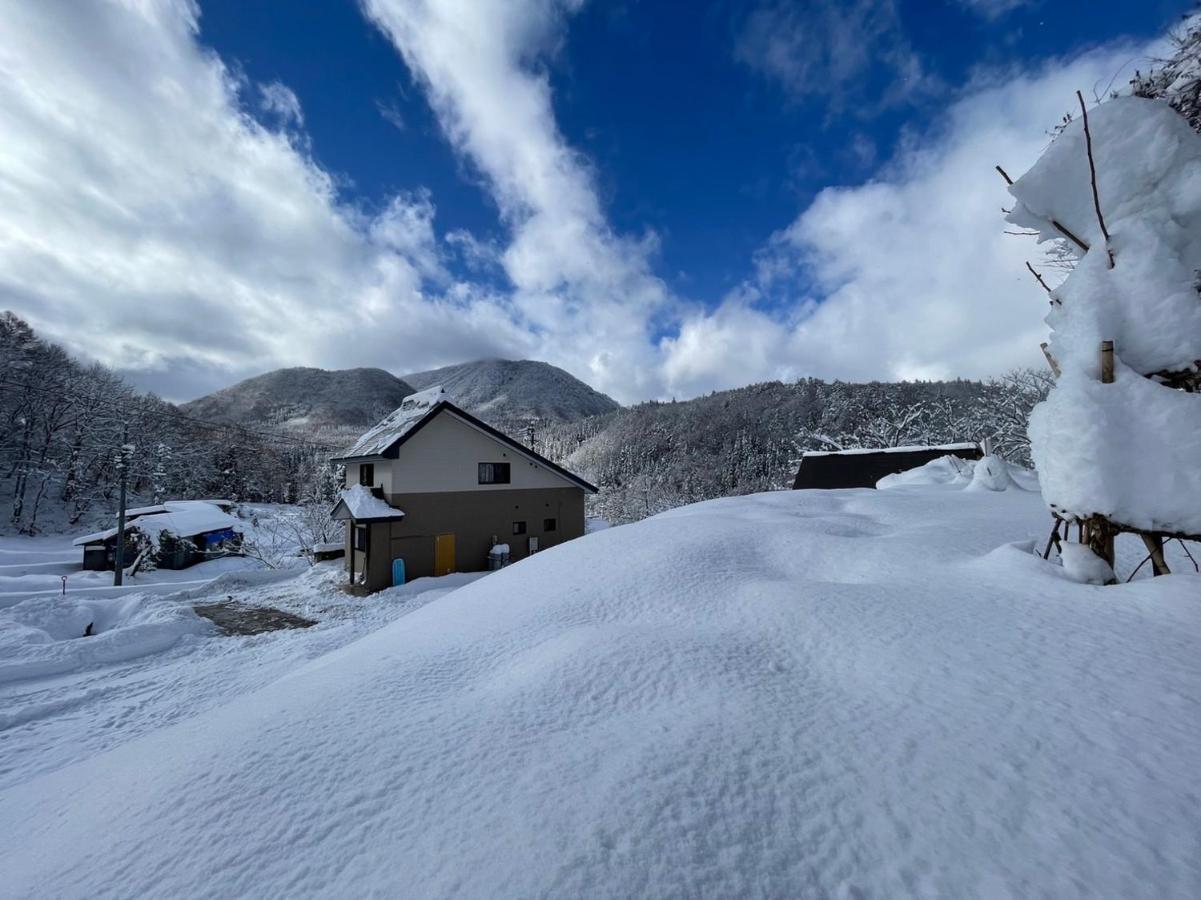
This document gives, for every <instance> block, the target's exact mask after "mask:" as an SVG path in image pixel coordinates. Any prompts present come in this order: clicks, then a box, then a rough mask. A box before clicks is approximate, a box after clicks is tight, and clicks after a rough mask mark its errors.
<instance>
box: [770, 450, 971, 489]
mask: <svg viewBox="0 0 1201 900" xmlns="http://www.w3.org/2000/svg"><path fill="white" fill-rule="evenodd" d="M943 456H957V457H959V458H960V459H980V457H981V456H983V453H982V452H981V450H980V445H979V444H974V443H961V444H940V445H938V446H932V447H881V448H868V449H864V448H855V449H853V450H810V451H807V452H805V453H803V454H802V455H801V464H800V465H799V466H798V467H797V473H796V478H795V479H794V480H793V482H792V489H793V490H794V491H799V490H803V489H810V488H859V487H865V488H874V487H875V486H876V482H877V481H879V480H880V479H881V478H883V477H885V476H886V475H895V474H896V473H898V472H904V471H906V470H908V469H916V468H917V467H918V466H924V465H925V464H926V463H928V462H932V461H934V460H936V459H938V458H940V457H943Z"/></svg>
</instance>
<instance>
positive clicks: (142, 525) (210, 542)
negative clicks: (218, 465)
mask: <svg viewBox="0 0 1201 900" xmlns="http://www.w3.org/2000/svg"><path fill="white" fill-rule="evenodd" d="M233 506H234V504H233V502H232V501H230V500H168V501H166V502H165V503H160V504H155V505H154V506H138V507H133V508H132V509H127V510H126V511H125V564H126V565H129V564H130V563H132V562H133V561H134V559H135V558H136V557H137V554H138V553H139V552H141V550H142V549H143V548H145V547H147V546H149V547H151V548H152V550H153V551H154V552H155V564H156V565H157V566H158V567H159V568H161V569H186V568H187V567H188V566H192V565H195V564H196V563H198V562H203V561H204V560H206V559H215V558H217V557H220V556H226V555H228V554H229V553H230V552H232V551H235V550H237V549H239V548H240V547H241V544H242V523H241V522H240V521H239V520H238V519H236V518H235V517H234V516H231V515H230V514H229V510H231V509H232V508H233ZM72 543H74V545H75V546H76V547H83V567H84V568H85V569H96V570H103V569H112V568H114V567H115V566H116V556H117V529H116V528H115V527H114V528H108V529H106V530H104V531H98V532H96V533H95V534H85V535H84V536H83V537H80V538H76V539H75V540H74V541H73V542H72Z"/></svg>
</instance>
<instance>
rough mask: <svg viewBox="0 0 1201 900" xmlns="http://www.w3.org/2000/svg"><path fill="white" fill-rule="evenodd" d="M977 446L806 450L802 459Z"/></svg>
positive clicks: (938, 445) (965, 443)
mask: <svg viewBox="0 0 1201 900" xmlns="http://www.w3.org/2000/svg"><path fill="white" fill-rule="evenodd" d="M977 447H979V444H976V443H973V442H972V441H962V442H960V443H958V444H928V445H916V444H914V445H911V446H908V447H854V448H852V449H850V450H806V451H805V452H804V453H802V454H801V456H802V457H809V456H853V455H855V454H857V453H921V452H922V451H925V450H975V449H976V448H977Z"/></svg>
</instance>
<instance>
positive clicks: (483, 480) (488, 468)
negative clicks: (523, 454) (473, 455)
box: [476, 462, 513, 484]
mask: <svg viewBox="0 0 1201 900" xmlns="http://www.w3.org/2000/svg"><path fill="white" fill-rule="evenodd" d="M485 474H487V476H488V477H485ZM476 475H477V478H478V483H479V484H512V483H513V468H512V464H511V463H507V462H482V463H477V464H476ZM502 475H503V477H502Z"/></svg>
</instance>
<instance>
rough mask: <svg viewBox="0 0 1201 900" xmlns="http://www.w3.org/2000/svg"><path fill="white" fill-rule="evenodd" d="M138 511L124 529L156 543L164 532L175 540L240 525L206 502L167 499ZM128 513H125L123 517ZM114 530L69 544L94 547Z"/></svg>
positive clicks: (240, 524)
mask: <svg viewBox="0 0 1201 900" xmlns="http://www.w3.org/2000/svg"><path fill="white" fill-rule="evenodd" d="M135 509H140V510H141V512H140V514H138V515H137V516H136V518H133V519H127V520H126V522H125V530H126V531H130V530H137V531H140V532H142V533H143V534H144V535H146V536H147V537H149V538H150V539H151V540H155V541H157V540H158V539H159V535H160V534H162V532H164V531H166V532H169V533H171V534H174V535H176V536H178V537H195V536H196V535H198V534H207V533H209V532H210V531H225V530H226V529H233V530H235V531H240V530H241V528H242V523H241V521H240V520H239V519H236V518H234V517H233V516H231V515H229V514H228V513H226V512H224V511H223V510H222V509H221V508H220V507H219V506H217V505H216V503H215V502H214V501H209V500H168V501H167V502H166V503H163V504H160V505H158V506H155V507H135ZM149 509H162V512H149V513H148V512H146V510H149ZM129 513H130V511H129V510H126V515H129ZM116 535H117V529H116V528H115V527H113V528H106V529H105V530H104V531H97V532H93V533H92V534H85V535H84V536H83V537H77V538H76V539H75V540H73V541H72V542H71V543H72V545H74V546H76V547H79V546H82V545H83V544H95V543H99V542H101V541H107V540H108V539H109V538H111V537H116Z"/></svg>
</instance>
